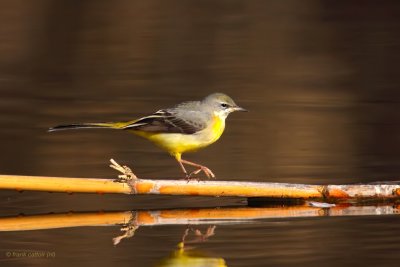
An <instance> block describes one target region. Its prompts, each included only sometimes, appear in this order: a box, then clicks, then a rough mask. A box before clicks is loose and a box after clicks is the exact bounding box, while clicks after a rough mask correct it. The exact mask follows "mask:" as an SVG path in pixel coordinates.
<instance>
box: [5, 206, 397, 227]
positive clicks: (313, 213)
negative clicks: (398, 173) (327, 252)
mask: <svg viewBox="0 0 400 267" xmlns="http://www.w3.org/2000/svg"><path fill="white" fill-rule="evenodd" d="M327 210H329V212H327ZM399 212H400V208H399V206H397V205H393V204H390V205H389V204H387V205H380V206H351V205H336V206H333V207H329V208H318V207H313V206H310V205H308V204H305V205H298V206H284V207H258V208H254V207H227V208H204V209H172V210H142V211H115V212H83V213H73V212H68V213H60V214H43V215H28V216H13V217H3V218H0V231H28V230H41V229H53V228H66V227H84V226H112V225H125V224H128V223H132V224H134V225H135V226H136V227H139V226H159V225H188V224H225V223H232V222H244V221H251V220H256V219H273V218H298V217H320V216H365V215H395V214H397V215H398V214H399Z"/></svg>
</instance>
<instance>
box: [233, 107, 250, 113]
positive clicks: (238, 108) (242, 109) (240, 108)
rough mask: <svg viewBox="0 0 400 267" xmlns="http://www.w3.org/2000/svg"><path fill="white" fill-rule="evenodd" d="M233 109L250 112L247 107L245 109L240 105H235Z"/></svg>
mask: <svg viewBox="0 0 400 267" xmlns="http://www.w3.org/2000/svg"><path fill="white" fill-rule="evenodd" d="M233 111H242V112H248V110H247V109H244V108H242V107H239V106H235V107H233Z"/></svg>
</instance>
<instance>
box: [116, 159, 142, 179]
mask: <svg viewBox="0 0 400 267" xmlns="http://www.w3.org/2000/svg"><path fill="white" fill-rule="evenodd" d="M110 162H111V164H110V167H111V168H113V169H114V170H117V171H119V172H120V173H122V174H120V175H118V178H117V179H115V180H114V182H116V183H129V182H131V181H132V180H137V179H138V177H137V176H136V175H135V174H134V173H133V171H132V170H131V168H129V167H128V166H126V165H122V166H121V165H119V164H118V163H117V162H116V161H115V160H114V159H110Z"/></svg>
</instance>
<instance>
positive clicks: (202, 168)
mask: <svg viewBox="0 0 400 267" xmlns="http://www.w3.org/2000/svg"><path fill="white" fill-rule="evenodd" d="M178 162H179V164H180V165H181V168H182V170H183V172H184V173H185V174H186V176H187V177H190V176H191V175H195V174H198V173H199V172H201V171H202V172H204V174H205V175H207V177H208V178H214V177H215V174H214V173H213V172H212V171H211V170H210V169H209V168H207V167H206V166H203V165H200V164H197V163H194V162H191V161H187V160H184V159H181V160H178ZM183 164H187V165H191V166H194V167H197V168H198V169H197V170H195V171H193V172H191V173H190V174H189V175H187V172H186V169H185V167H184V166H183Z"/></svg>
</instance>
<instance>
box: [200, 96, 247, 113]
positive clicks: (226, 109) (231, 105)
mask: <svg viewBox="0 0 400 267" xmlns="http://www.w3.org/2000/svg"><path fill="white" fill-rule="evenodd" d="M202 104H203V105H205V106H206V107H207V108H208V109H209V110H210V111H211V112H212V113H213V114H214V115H216V116H218V117H220V118H222V119H225V118H226V117H228V115H229V114H230V113H232V112H234V111H247V110H246V109H244V108H242V107H239V106H238V105H236V103H235V101H233V99H232V98H230V97H229V96H227V95H225V94H222V93H214V94H211V95H209V96H207V97H206V98H204V99H203V101H202Z"/></svg>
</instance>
